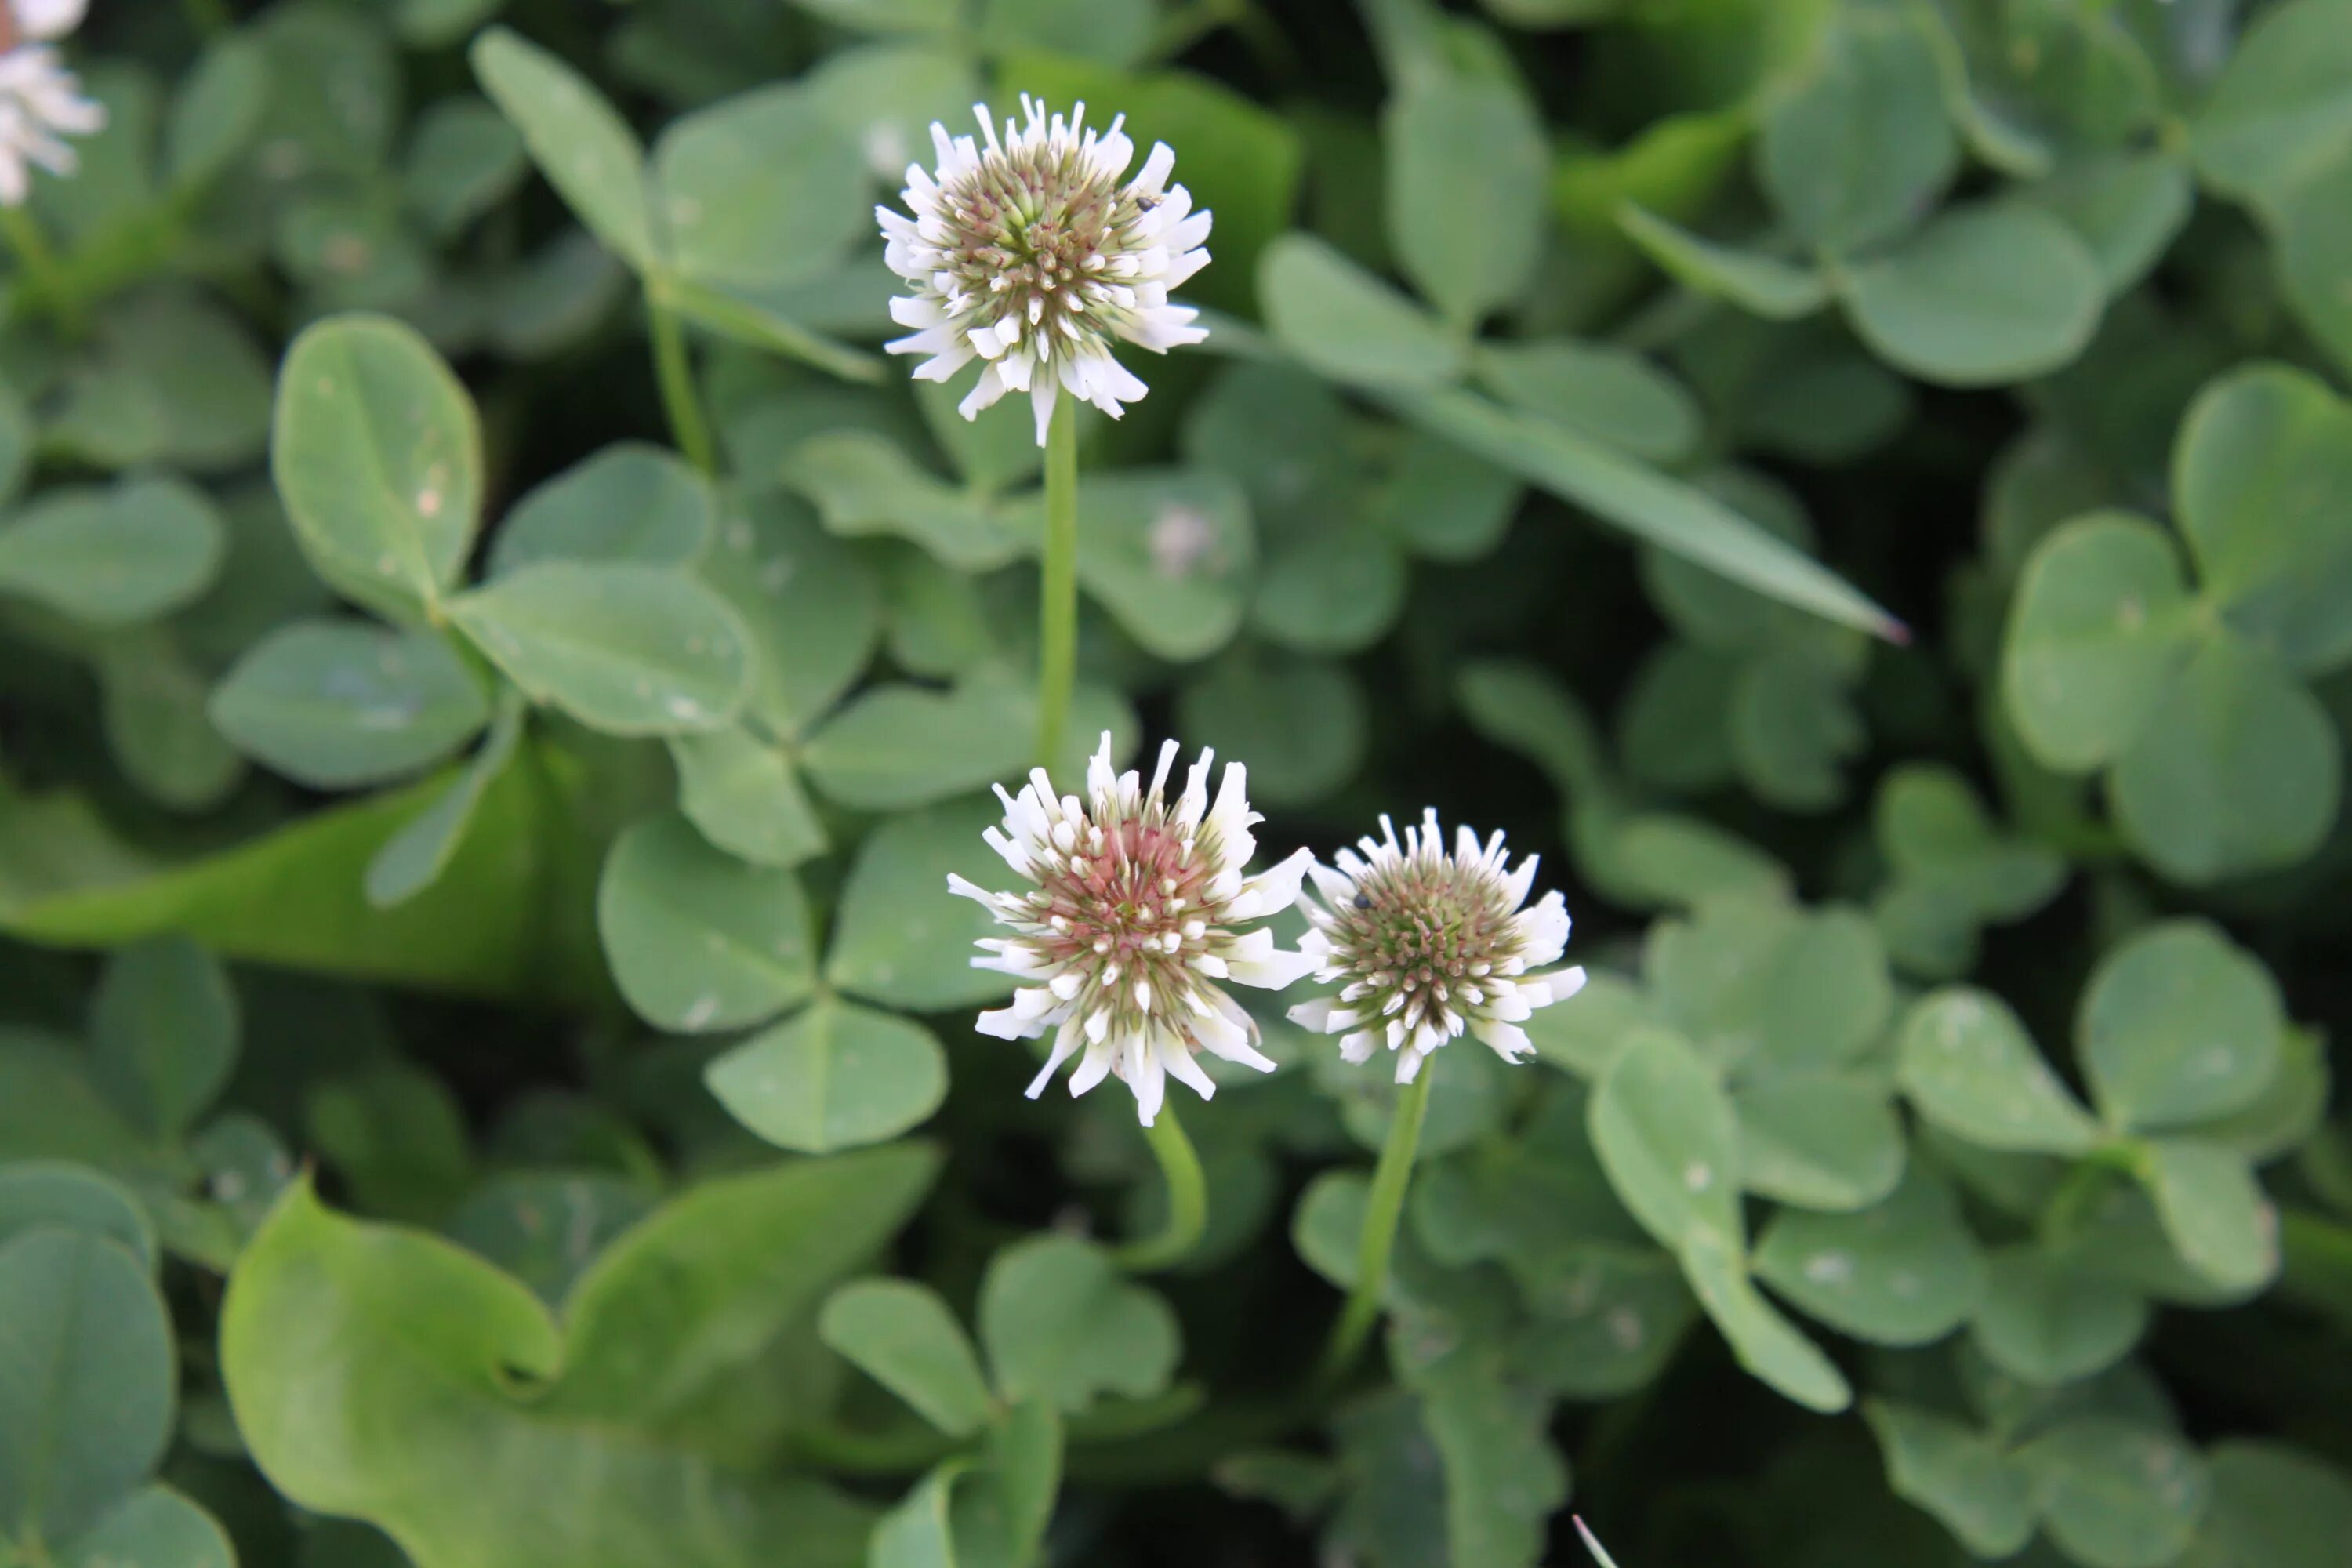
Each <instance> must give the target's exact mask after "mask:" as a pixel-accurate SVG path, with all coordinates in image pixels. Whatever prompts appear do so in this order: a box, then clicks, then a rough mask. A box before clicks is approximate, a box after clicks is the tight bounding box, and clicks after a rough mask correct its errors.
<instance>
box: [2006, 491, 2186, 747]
mask: <svg viewBox="0 0 2352 1568" xmlns="http://www.w3.org/2000/svg"><path fill="white" fill-rule="evenodd" d="M2189 609H2190V605H2189V596H2188V595H2187V594H2186V593H2185V592H2184V591H2183V589H2182V587H2181V581H2180V561H2179V556H2178V555H2176V554H2175V553H2174V552H2173V548H2172V542H2171V541H2170V540H2169V539H2168V538H2167V537H2166V536H2165V535H2164V533H2163V531H2161V530H2159V529H2158V528H2157V527H2156V525H2155V524H2153V523H2150V522H2148V521H2146V520H2145V519H2142V518H2137V517H2133V516H2130V515H2129V514H2127V513H2123V512H2098V513H2094V514H2092V515H2090V516H2087V517H2080V518H2076V519H2075V520H2074V521H2072V522H2068V523H2065V524H2063V525H2062V526H2061V527H2059V528H2057V529H2056V530H2054V531H2052V532H2051V533H2050V534H2049V535H2048V536H2047V537H2045V538H2044V539H2043V540H2042V542H2041V543H2040V544H2039V545H2037V546H2035V548H2034V551H2033V553H2032V555H2031V556H2030V557H2028V558H2027V560H2026V563H2025V569H2024V573H2023V575H2022V576H2021V578H2020V580H2019V583H2018V589H2017V602H2016V605H2014V607H2013V608H2012V609H2011V612H2010V618H2009V637H2008V641H2007V644H2006V646H2005V647H2003V648H2002V651H2001V671H2000V676H2001V697H2002V700H2003V701H2004V702H2005V703H2006V704H2007V706H2008V710H2009V716H2010V718H2011V721H2014V722H2015V724H2016V725H2017V732H2018V735H2019V737H2020V738H2021V739H2022V740H2023V741H2024V742H2025V744H2026V746H2027V748H2028V749H2029V750H2031V751H2032V752H2033V754H2034V756H2035V757H2036V758H2037V759H2038V760H2039V761H2041V762H2042V763H2043V764H2044V765H2046V766H2049V767H2052V768H2056V769H2058V770H2060V771H2061V772H2064V773H2079V772H2082V771H2084V769H2087V768H2094V767H2096V766H2098V765H2099V764H2100V763H2105V762H2109V761H2112V760H2114V759H2115V758H2116V757H2117V756H2119V755H2121V754H2122V753H2123V752H2124V751H2126V749H2127V748H2128V747H2129V746H2130V745H2131V743H2132V742H2134V741H2136V740H2137V739H2138V738H2139V734H2140V731H2141V730H2142V728H2143V727H2144V726H2145V725H2146V724H2147V720H2148V716H2149V715H2150V714H2151V713H2153V712H2155V711H2156V709H2157V707H2158V704H2159V703H2161V702H2162V701H2163V700H2164V698H2165V695H2166V693H2167V691H2168V690H2169V689H2170V686H2171V681H2172V678H2173V675H2174V672H2175V671H2177V670H2178V669H2179V667H2180V666H2181V665H2182V664H2183V663H2184V662H2186V660H2187V658H2188V657H2189Z"/></svg>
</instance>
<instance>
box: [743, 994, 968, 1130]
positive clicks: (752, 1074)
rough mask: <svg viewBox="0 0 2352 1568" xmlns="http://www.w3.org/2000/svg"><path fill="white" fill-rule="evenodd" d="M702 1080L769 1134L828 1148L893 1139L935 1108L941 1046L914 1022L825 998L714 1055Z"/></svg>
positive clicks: (942, 1086)
mask: <svg viewBox="0 0 2352 1568" xmlns="http://www.w3.org/2000/svg"><path fill="white" fill-rule="evenodd" d="M703 1081H704V1082H706V1083H708V1084H709V1086H710V1092H711V1093H713V1094H715V1095H717V1096H718V1097H719V1103H720V1104H721V1105H724V1106H725V1107H726V1108H727V1110H728V1111H729V1113H730V1114H731V1115H732V1116H733V1117H734V1118H735V1120H736V1121H740V1122H741V1123H743V1125H744V1126H746V1127H749V1128H750V1129H751V1131H754V1132H756V1133H758V1134H759V1135H760V1136H761V1137H762V1138H764V1139H766V1140H767V1141H768V1142H771V1143H773V1144H775V1145H777V1146H778V1147H780V1148H784V1149H791V1150H793V1151H795V1152H799V1153H803V1154H826V1153H831V1152H833V1151H835V1150H836V1149H854V1148H856V1147H857V1146H858V1145H859V1144H861V1143H877V1142H881V1141H882V1140H883V1139H885V1138H895V1137H897V1136H898V1134H899V1133H901V1132H904V1131H907V1129H908V1128H910V1127H913V1126H915V1125H916V1124H917V1123H919V1122H920V1121H923V1120H924V1119H926V1118H927V1117H929V1115H930V1114H931V1112H933V1111H934V1110H938V1109H939V1108H940V1100H942V1099H944V1098H945V1097H946V1095H947V1088H948V1068H947V1054H946V1053H945V1052H944V1051H942V1050H940V1043H939V1041H938V1040H937V1039H935V1038H933V1037H932V1035H931V1032H930V1031H929V1029H926V1028H924V1027H923V1026H921V1025H919V1024H915V1023H912V1022H909V1021H908V1020H907V1019H905V1018H901V1017H898V1016H895V1015H892V1014H889V1013H880V1012H877V1011H875V1010H874V1009H873V1008H870V1007H861V1006H859V1005H857V1004H856V1003H854V1002H841V1001H835V1000H830V999H827V1000H823V1001H820V1002H818V1003H817V1004H816V1005H814V1006H813V1007H811V1008H809V1009H807V1010H806V1011H805V1012H803V1013H801V1014H800V1015H798V1016H795V1017H793V1018H790V1019H787V1020H786V1021H785V1022H783V1023H781V1024H778V1025H776V1026H773V1027H772V1028H770V1029H767V1030H765V1031H763V1032H762V1033H760V1034H757V1035H754V1036H752V1037H751V1038H750V1039H748V1040H746V1041H744V1042H743V1043H742V1044H741V1045H740V1046H737V1047H735V1048H734V1049H733V1050H730V1051H729V1052H728V1053H727V1054H726V1055H725V1056H723V1057H720V1058H718V1059H717V1060H716V1061H713V1062H712V1063H711V1064H710V1065H709V1068H705V1069H704V1072H703Z"/></svg>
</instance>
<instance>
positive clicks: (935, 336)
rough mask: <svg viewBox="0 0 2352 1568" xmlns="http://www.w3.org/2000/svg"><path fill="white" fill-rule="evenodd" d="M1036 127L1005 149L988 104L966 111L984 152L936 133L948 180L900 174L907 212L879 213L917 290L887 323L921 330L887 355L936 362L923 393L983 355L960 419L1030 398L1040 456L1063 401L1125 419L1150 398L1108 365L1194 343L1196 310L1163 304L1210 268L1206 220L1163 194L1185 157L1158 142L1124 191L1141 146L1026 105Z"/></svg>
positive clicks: (1013, 132) (890, 252)
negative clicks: (1124, 352)
mask: <svg viewBox="0 0 2352 1568" xmlns="http://www.w3.org/2000/svg"><path fill="white" fill-rule="evenodd" d="M1021 110H1022V113H1023V114H1024V116H1025V117H1026V121H1027V122H1026V123H1025V124H1022V125H1015V124H1014V123H1013V121H1010V120H1007V121H1005V122H1004V134H1003V137H1002V138H1001V139H1000V138H999V137H998V135H997V133H996V130H995V127H994V126H993V125H992V123H991V122H990V121H989V114H988V107H987V106H986V105H985V104H975V105H973V106H972V113H973V115H974V116H976V117H977V118H978V120H979V121H980V131H981V135H982V139H983V142H984V144H982V142H974V141H973V140H972V139H971V137H969V136H958V137H955V138H952V139H950V137H949V135H948V132H947V127H945V126H943V125H939V124H934V125H932V127H931V144H932V146H933V148H934V149H935V150H936V151H937V153H938V155H939V169H938V171H937V172H936V174H934V173H930V172H927V171H926V170H925V169H924V168H923V166H922V165H921V164H919V163H915V164H910V165H909V166H908V170H907V188H906V190H905V191H903V192H901V193H900V195H901V199H903V200H904V201H905V202H906V204H907V206H908V211H909V212H911V213H912V214H913V216H911V217H910V216H907V214H906V213H898V212H893V211H892V210H891V209H889V208H888V207H877V208H875V209H874V210H875V215H876V216H877V217H878V218H879V219H880V220H881V224H882V234H883V237H884V238H885V239H886V240H887V242H888V244H887V247H886V248H885V250H884V253H883V255H884V258H885V259H886V260H887V262H888V263H889V266H890V270H891V271H893V272H896V273H897V274H898V276H899V277H901V278H903V279H906V280H907V281H908V283H910V284H912V285H913V286H914V288H913V292H912V293H911V294H908V295H901V296H900V297H898V299H895V300H891V301H890V315H891V318H892V320H894V321H897V322H898V324H899V325H900V326H902V327H912V328H915V329H917V330H916V331H914V332H913V334H912V335H910V336H908V337H904V338H900V339H898V341H896V342H892V343H891V344H890V345H889V350H890V352H891V353H900V354H910V353H920V354H929V355H930V356H931V357H930V358H929V359H927V360H925V361H924V362H923V363H921V364H919V365H918V366H916V367H915V376H916V378H917V379H918V380H920V381H939V382H944V381H946V380H948V379H949V378H950V377H951V376H953V375H954V374H956V373H957V372H958V371H960V370H961V369H962V368H963V367H964V366H965V365H966V364H968V363H971V360H972V358H973V357H974V356H975V355H977V356H978V357H979V358H981V359H982V360H984V361H986V362H987V363H986V364H985V365H984V366H983V368H982V371H981V373H980V384H978V385H977V386H975V387H973V388H972V390H971V395H970V396H968V397H966V398H965V399H964V400H963V402H962V403H961V405H959V406H960V407H961V411H962V414H963V416H964V417H965V418H966V419H971V418H973V417H975V416H978V415H979V413H980V411H981V410H982V409H983V408H986V407H987V406H989V405H991V404H992V403H994V402H995V401H996V400H997V399H998V398H1000V397H1002V396H1003V395H1005V394H1006V393H1008V392H1025V393H1027V394H1028V395H1029V400H1030V404H1031V406H1032V408H1033V409H1034V412H1035V414H1036V417H1037V444H1038V445H1039V446H1041V447H1042V446H1044V445H1045V426H1046V425H1047V423H1048V422H1049V421H1050V420H1051V419H1052V417H1053V413H1054V400H1055V395H1056V394H1057V391H1059V390H1064V389H1066V390H1067V391H1068V392H1069V393H1070V395H1072V396H1074V397H1082V398H1084V399H1086V400H1087V402H1089V403H1091V404H1093V405H1095V406H1096V407H1097V408H1099V409H1101V410H1102V411H1103V412H1104V413H1105V414H1108V415H1109V416H1111V417H1112V418H1114V419H1116V418H1118V416H1119V413H1120V410H1121V408H1122V407H1123V405H1127V404H1129V403H1133V402H1135V401H1136V400H1137V399H1138V398H1140V397H1141V396H1142V395H1144V393H1145V391H1146V390H1147V389H1146V387H1145V386H1144V384H1143V383H1142V382H1140V381H1139V380H1138V379H1136V377H1135V376H1133V375H1131V374H1129V372H1128V371H1127V369H1126V368H1125V367H1124V366H1122V365H1121V364H1120V363H1118V360H1116V359H1114V358H1112V357H1111V352H1110V342H1111V340H1112V339H1114V338H1123V339H1125V340H1126V341H1127V342H1131V343H1137V344H1139V345H1141V346H1142V347H1144V348H1147V349H1150V350H1151V351H1152V352H1153V353H1167V352H1168V351H1169V350H1170V349H1171V348H1173V347H1175V346H1176V345H1178V344H1180V343H1197V342H1200V341H1201V340H1202V339H1203V338H1205V337H1207V336H1208V335H1209V334H1208V331H1207V330H1206V329H1205V328H1202V327H1196V326H1194V325H1192V321H1193V318H1194V317H1195V316H1197V315H1198V314H1199V313H1200V312H1198V311H1197V310H1192V309H1190V308H1188V307H1186V306H1182V305H1171V304H1170V303H1169V302H1168V290H1170V289H1174V288H1176V287H1178V286H1179V285H1181V284H1182V283H1183V281H1184V280H1185V279H1188V278H1190V277H1192V274H1193V273H1195V272H1198V271H1199V270H1200V269H1201V268H1203V267H1205V266H1207V265H1208V263H1209V253H1208V252H1207V251H1206V250H1203V249H1202V248H1201V246H1202V242H1203V241H1204V240H1206V239H1207V238H1208V237H1209V215H1208V214H1207V213H1205V212H1200V213H1196V212H1193V211H1192V196H1191V195H1189V194H1187V193H1186V191H1185V189H1184V187H1183V186H1181V185H1174V186H1171V185H1170V184H1168V174H1169V172H1170V171H1171V169H1173V168H1174V167H1175V163H1176V154H1175V153H1172V152H1171V151H1169V149H1168V145H1167V143H1166V142H1160V143H1158V144H1156V145H1154V146H1153V148H1152V149H1151V155H1150V157H1149V158H1147V159H1145V160H1144V163H1143V169H1142V172H1141V173H1139V174H1137V175H1136V177H1135V178H1134V179H1132V180H1129V181H1128V182H1127V183H1126V184H1120V183H1119V182H1120V179H1121V177H1122V176H1124V175H1125V174H1126V173H1127V166H1128V164H1129V163H1131V162H1132V161H1133V160H1134V157H1135V143H1134V142H1132V141H1131V140H1129V137H1128V136H1127V134H1126V133H1125V132H1123V131H1121V130H1120V129H1119V127H1120V126H1121V125H1122V124H1123V123H1124V122H1125V117H1124V116H1121V117H1120V118H1119V119H1118V120H1114V121H1111V124H1110V129H1109V130H1108V131H1105V132H1101V133H1100V134H1099V135H1097V133H1096V132H1092V131H1087V130H1084V129H1083V124H1084V121H1085V120H1086V114H1087V106H1086V105H1085V104H1083V103H1081V104H1079V105H1078V106H1077V107H1076V109H1075V110H1072V111H1071V114H1070V117H1069V119H1068V120H1067V121H1064V120H1063V118H1062V116H1060V115H1058V114H1056V115H1055V116H1053V117H1052V118H1051V119H1050V120H1049V119H1047V117H1046V114H1045V104H1044V103H1043V102H1041V101H1039V100H1035V99H1033V98H1031V97H1030V96H1029V95H1028V94H1026V93H1024V94H1022V96H1021Z"/></svg>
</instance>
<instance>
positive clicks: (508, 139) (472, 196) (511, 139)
mask: <svg viewBox="0 0 2352 1568" xmlns="http://www.w3.org/2000/svg"><path fill="white" fill-rule="evenodd" d="M458 3H460V4H471V3H474V0H458ZM493 3H497V0H493ZM529 166H530V165H529V163H528V161H527V159H526V157H525V154H524V152H523V145H522V138H521V137H520V136H519V135H517V134H516V133H515V129H514V127H513V126H512V125H511V124H510V123H509V122H508V121H507V119H506V117H505V116H504V115H501V114H500V113H499V111H498V110H497V109H496V108H494V107H493V106H491V105H490V104H489V103H488V102H486V101H484V100H481V99H479V98H477V97H475V96H474V95H473V94H472V93H460V94H457V95H455V96H453V97H449V98H445V99H441V100H438V101H436V103H434V104H433V105H432V106H431V107H430V108H428V109H426V110H425V112H424V113H422V114H420V115H419V116H417V120H416V128H415V131H414V132H411V133H410V136H409V140H408V155H407V157H406V158H405V159H404V161H403V163H402V166H401V171H400V183H401V188H402V190H403V191H404V193H405V194H406V195H407V197H408V204H409V205H410V206H411V207H413V208H415V211H416V214H417V216H419V217H421V218H423V219H424V220H425V227H426V228H427V229H429V230H430V231H431V232H432V233H433V234H434V235H435V236H436V237H439V238H443V239H449V238H454V237H457V234H458V233H459V232H460V231H462V230H463V229H464V228H465V226H467V224H468V223H470V222H472V221H473V220H474V219H475V218H477V217H478V216H481V215H482V214H483V213H485V212H488V211H489V210H490V209H491V208H493V207H495V206H497V205H499V203H500V202H502V201H504V200H506V199H507V197H508V196H509V195H512V193H513V191H514V188H515V186H516V185H518V184H520V183H521V181H522V176H523V174H524V171H525V170H526V169H527V168H528V167H529Z"/></svg>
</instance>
